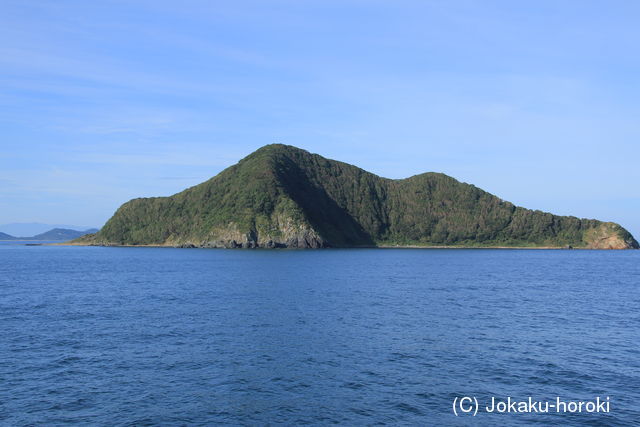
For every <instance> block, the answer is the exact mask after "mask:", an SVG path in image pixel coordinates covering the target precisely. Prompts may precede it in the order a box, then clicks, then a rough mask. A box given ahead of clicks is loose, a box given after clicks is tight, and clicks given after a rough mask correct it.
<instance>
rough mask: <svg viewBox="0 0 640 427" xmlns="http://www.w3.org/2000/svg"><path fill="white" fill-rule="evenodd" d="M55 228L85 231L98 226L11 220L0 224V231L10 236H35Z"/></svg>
mask: <svg viewBox="0 0 640 427" xmlns="http://www.w3.org/2000/svg"><path fill="white" fill-rule="evenodd" d="M55 228H63V229H65V230H78V231H85V230H89V229H96V228H99V227H92V226H82V225H71V224H47V223H41V222H13V223H8V224H0V232H2V233H5V234H9V235H11V236H36V235H38V234H42V233H46V232H47V231H50V230H53V229H55Z"/></svg>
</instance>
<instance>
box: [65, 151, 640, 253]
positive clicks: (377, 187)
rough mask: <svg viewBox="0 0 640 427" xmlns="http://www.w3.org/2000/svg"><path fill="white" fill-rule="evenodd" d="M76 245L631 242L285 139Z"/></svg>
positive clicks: (582, 223)
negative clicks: (383, 173) (383, 172)
mask: <svg viewBox="0 0 640 427" xmlns="http://www.w3.org/2000/svg"><path fill="white" fill-rule="evenodd" d="M74 243H77V244H94V245H164V246H180V247H226V248H237V247H241V248H255V247H264V248H274V247H288V248H323V247H375V246H420V247H425V246H439V247H440V246H444V247H461V246H463V247H467V246H470V247H503V246H506V247H576V248H592V249H629V248H638V242H637V241H636V240H635V239H634V238H633V236H632V235H631V234H630V233H629V232H628V231H627V230H625V229H624V228H623V227H621V226H620V225H618V224H615V223H612V222H602V221H598V220H595V219H579V218H576V217H572V216H558V215H553V214H550V213H547V212H542V211H537V210H531V209H526V208H523V207H519V206H515V205H514V204H512V203H510V202H507V201H504V200H502V199H500V198H498V197H496V196H494V195H492V194H490V193H487V192H486V191H483V190H481V189H479V188H477V187H476V186H474V185H470V184H466V183H463V182H459V181H457V180H456V179H454V178H451V177H449V176H447V175H445V174H442V173H433V172H428V173H423V174H420V175H415V176H412V177H409V178H406V179H388V178H382V177H379V176H377V175H374V174H372V173H370V172H367V171H365V170H363V169H360V168H358V167H356V166H353V165H350V164H347V163H343V162H339V161H335V160H330V159H326V158H324V157H322V156H320V155H317V154H312V153H309V152H308V151H305V150H302V149H299V148H296V147H293V146H288V145H282V144H272V145H267V146H264V147H262V148H260V149H259V150H257V151H255V152H254V153H252V154H250V155H249V156H247V157H245V158H244V159H242V160H240V161H239V162H238V163H237V164H235V165H233V166H231V167H229V168H227V169H225V170H224V171H222V172H221V173H219V174H218V175H217V176H215V177H213V178H211V179H209V180H208V181H206V182H203V183H202V184H199V185H196V186H194V187H191V188H188V189H186V190H184V191H182V192H180V193H178V194H175V195H173V196H170V197H151V198H139V199H133V200H131V201H129V202H127V203H125V204H123V205H122V206H121V207H120V208H119V209H118V210H117V211H116V213H115V214H114V215H113V217H111V219H109V221H107V223H106V224H105V225H104V227H102V229H101V230H100V231H99V232H98V233H96V234H89V235H86V236H83V237H81V238H80V239H77V240H76V241H75V242H74Z"/></svg>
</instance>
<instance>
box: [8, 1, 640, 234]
mask: <svg viewBox="0 0 640 427" xmlns="http://www.w3.org/2000/svg"><path fill="white" fill-rule="evenodd" d="M639 14H640V3H638V2H635V1H611V2H601V1H570V0H567V1H561V2H559V1H527V2H514V1H490V0H484V1H401V0H400V1H376V0H367V1H364V0H362V1H345V0H341V1H330V0H323V1H279V0H270V1H234V2H212V1H183V2H169V1H166V2H165V1H158V0H156V1H135V2H130V1H101V2H87V1H60V2H51V1H47V2H44V1H43V2H39V1H29V2H25V1H7V0H4V1H2V13H1V14H0V40H2V41H1V42H0V127H1V129H2V137H1V139H0V141H1V142H0V145H1V148H2V149H1V150H0V223H9V222H32V221H37V222H46V223H76V224H83V225H91V226H94V225H95V226H101V225H102V224H103V223H104V222H105V221H106V220H107V219H108V218H109V217H110V216H111V214H112V213H113V212H114V211H115V209H117V207H118V206H119V205H120V204H122V203H123V202H125V201H127V200H129V199H131V198H134V197H140V196H162V195H170V194H173V193H175V192H178V191H180V190H182V189H184V188H186V187H188V186H191V185H195V184H197V183H199V182H202V181H204V180H205V179H208V178H209V177H211V176H213V175H215V174H216V173H218V172H219V171H221V170H222V169H224V168H225V167H226V166H229V165H231V164H233V163H235V162H236V161H237V160H239V159H240V158H242V157H244V156H245V155H247V154H249V153H250V152H252V151H253V150H255V149H257V148H259V147H260V146H262V145H265V144H268V143H273V142H281V143H286V144H292V145H296V146H298V147H301V148H305V149H307V150H310V151H312V152H316V153H319V154H322V155H324V156H326V157H330V158H335V159H339V160H342V161H346V162H349V163H353V164H356V165H358V166H360V167H363V168H365V169H367V170H369V171H371V172H374V173H377V174H379V175H382V176H386V177H390V178H402V177H407V176H411V175H414V174H417V173H422V172H426V171H438V172H444V173H447V174H448V175H451V176H453V177H455V178H457V179H459V180H461V181H465V182H469V183H473V184H475V185H477V186H479V187H481V188H483V189H485V190H487V191H489V192H491V193H493V194H496V195H498V196H500V197H502V198H503V199H506V200H510V201H513V202H514V203H516V204H518V205H522V206H525V207H529V208H534V209H541V210H546V211H551V212H554V213H558V214H566V215H568V214H570V215H576V216H580V217H589V218H598V219H603V220H612V221H617V222H620V223H621V224H622V225H623V226H625V227H627V228H628V229H629V230H630V231H631V232H632V233H634V235H635V236H636V237H640V216H639V215H638V211H639V209H640V189H639V186H638V185H637V184H638V182H640V179H639V178H640V172H639V170H638V159H639V156H640V144H639V143H638V142H639V141H640V138H639V137H640V126H639V124H640V101H639V100H640V84H638V83H639V79H640V55H638V54H637V52H638V45H639V44H640V26H638V25H637V17H638V16H639Z"/></svg>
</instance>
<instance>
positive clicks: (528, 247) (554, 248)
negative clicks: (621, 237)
mask: <svg viewBox="0 0 640 427" xmlns="http://www.w3.org/2000/svg"><path fill="white" fill-rule="evenodd" d="M42 245H43V246H96V247H104V248H174V249H268V250H273V249H285V250H286V249H288V250H292V249H295V250H308V249H316V250H317V249H514V250H524V249H535V250H592V251H608V250H618V251H619V250H633V248H624V249H613V248H610V249H604V248H585V247H570V248H567V247H564V246H433V245H430V246H420V245H378V246H347V247H330V248H206V247H201V246H196V247H189V248H187V247H180V246H176V245H169V244H145V245H98V244H90V243H71V242H61V243H43V244H42Z"/></svg>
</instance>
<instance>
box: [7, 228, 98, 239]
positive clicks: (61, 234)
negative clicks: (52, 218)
mask: <svg viewBox="0 0 640 427" xmlns="http://www.w3.org/2000/svg"><path fill="white" fill-rule="evenodd" d="M97 231H98V229H97V228H90V229H88V230H85V231H78V230H69V229H66V228H54V229H53V230H49V231H47V232H45V233H40V234H37V235H35V236H31V237H14V236H11V235H10V234H7V233H1V232H0V240H59V241H67V240H73V239H77V238H78V237H82V236H84V235H85V234H89V233H96V232H97Z"/></svg>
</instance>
